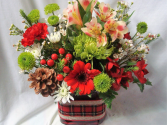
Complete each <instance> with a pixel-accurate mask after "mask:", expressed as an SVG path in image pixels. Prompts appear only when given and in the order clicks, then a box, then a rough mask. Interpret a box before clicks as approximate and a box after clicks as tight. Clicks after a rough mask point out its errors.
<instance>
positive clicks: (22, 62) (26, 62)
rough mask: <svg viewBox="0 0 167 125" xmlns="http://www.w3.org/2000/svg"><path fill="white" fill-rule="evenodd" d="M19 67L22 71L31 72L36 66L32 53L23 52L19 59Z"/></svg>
mask: <svg viewBox="0 0 167 125" xmlns="http://www.w3.org/2000/svg"><path fill="white" fill-rule="evenodd" d="M18 65H19V67H20V68H21V69H22V70H31V69H32V68H33V67H34V66H35V57H34V56H33V55H32V54H31V53H30V52H23V53H21V54H20V55H19V57H18Z"/></svg>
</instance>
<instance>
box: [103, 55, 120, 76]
mask: <svg viewBox="0 0 167 125" xmlns="http://www.w3.org/2000/svg"><path fill="white" fill-rule="evenodd" d="M107 59H108V60H109V62H108V63H107V64H106V72H107V74H108V75H109V76H112V77H117V75H118V73H119V72H120V67H119V65H118V63H116V62H115V61H116V60H112V59H110V58H109V57H107Z"/></svg>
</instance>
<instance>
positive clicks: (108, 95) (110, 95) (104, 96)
mask: <svg viewBox="0 0 167 125" xmlns="http://www.w3.org/2000/svg"><path fill="white" fill-rule="evenodd" d="M114 94H118V93H117V92H113V90H111V89H110V90H108V92H106V93H99V97H100V98H102V100H103V101H104V103H105V104H106V106H107V108H110V109H111V106H112V104H111V103H112V100H113V99H114V98H115V95H114Z"/></svg>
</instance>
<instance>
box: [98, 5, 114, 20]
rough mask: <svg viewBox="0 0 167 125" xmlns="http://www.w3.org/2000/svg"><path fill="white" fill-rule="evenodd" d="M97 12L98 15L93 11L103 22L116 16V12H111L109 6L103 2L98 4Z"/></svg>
mask: <svg viewBox="0 0 167 125" xmlns="http://www.w3.org/2000/svg"><path fill="white" fill-rule="evenodd" d="M99 11H100V13H98V12H97V11H95V13H96V14H97V16H98V17H99V18H100V20H101V21H103V22H106V21H108V20H109V19H111V18H113V17H114V16H115V15H116V12H115V11H112V10H111V7H110V5H109V4H105V3H104V2H102V3H100V4H99Z"/></svg>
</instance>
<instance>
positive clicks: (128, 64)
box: [127, 62, 136, 66]
mask: <svg viewBox="0 0 167 125" xmlns="http://www.w3.org/2000/svg"><path fill="white" fill-rule="evenodd" d="M133 65H136V62H127V66H133Z"/></svg>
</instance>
